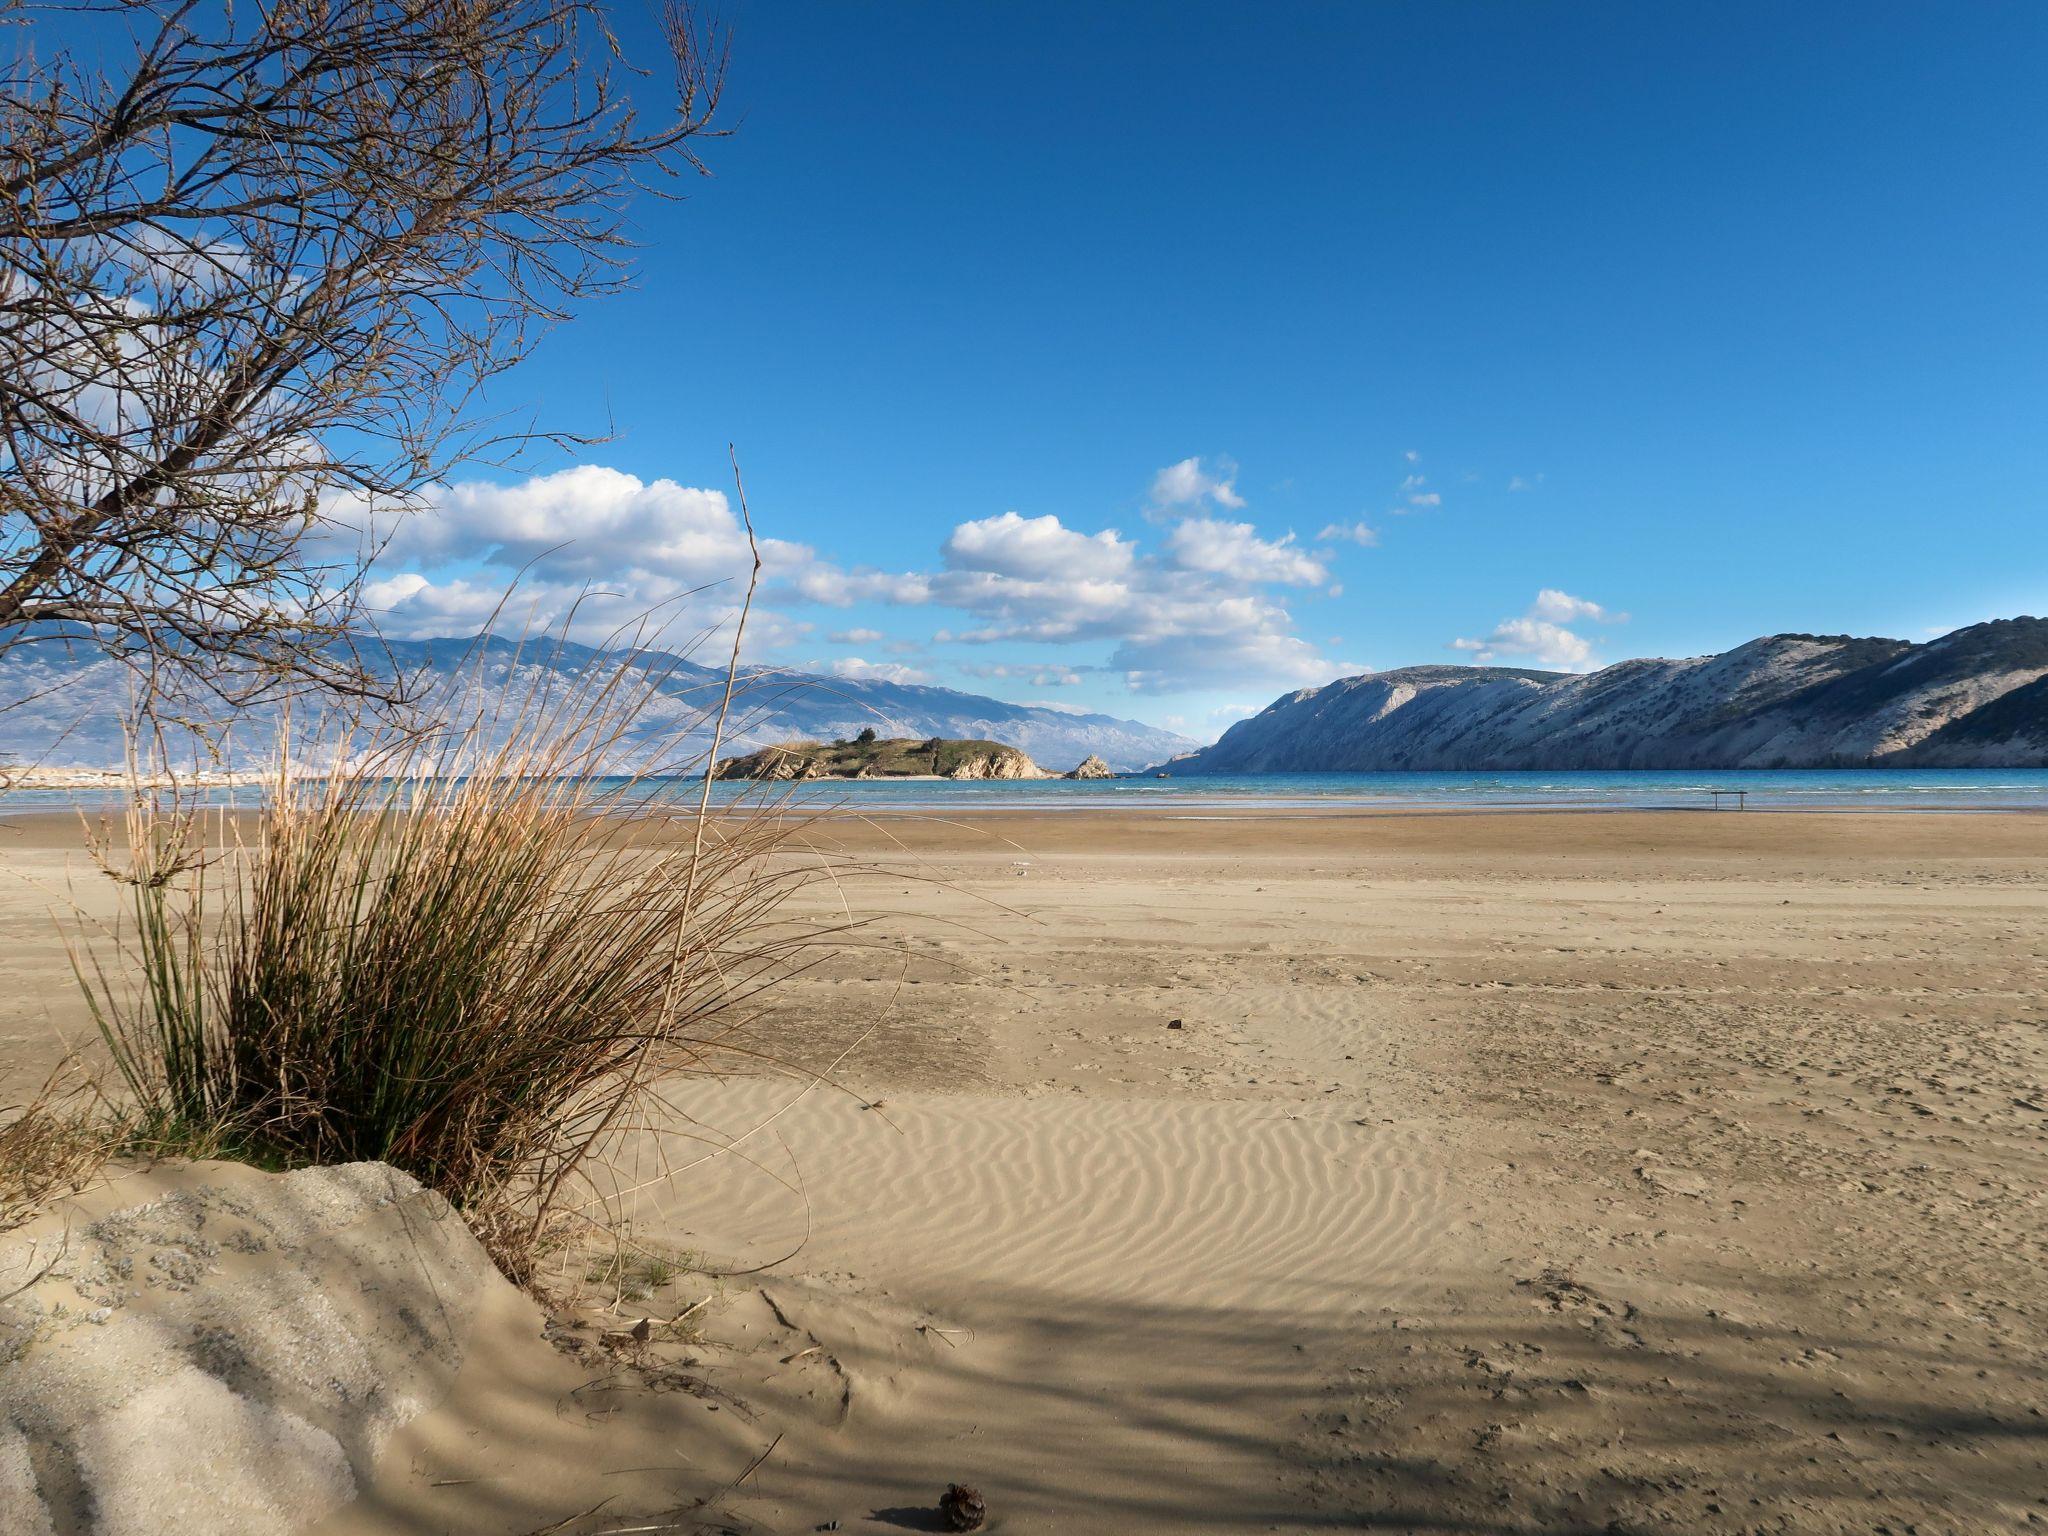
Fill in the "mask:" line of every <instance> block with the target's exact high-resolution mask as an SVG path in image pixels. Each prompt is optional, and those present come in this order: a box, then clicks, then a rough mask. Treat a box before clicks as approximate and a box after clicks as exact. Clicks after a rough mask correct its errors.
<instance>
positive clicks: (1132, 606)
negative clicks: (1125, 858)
mask: <svg viewBox="0 0 2048 1536" xmlns="http://www.w3.org/2000/svg"><path fill="white" fill-rule="evenodd" d="M1159 489H1160V492H1161V494H1162V495H1163V496H1166V497H1172V498H1179V505H1181V506H1182V508H1183V514H1182V515H1181V516H1180V517H1179V518H1178V521H1177V525H1176V526H1175V527H1174V528H1173V529H1172V530H1171V532H1170V533H1168V534H1167V535H1166V537H1165V541H1164V547H1163V548H1160V549H1158V550H1157V551H1156V552H1146V551H1144V550H1141V549H1140V547H1139V545H1138V543H1137V542H1136V541H1134V540H1132V539H1130V538H1127V537H1125V535H1124V534H1123V533H1122V532H1120V531H1118V530H1116V529H1105V530H1103V531H1100V532H1094V533H1089V532H1084V531H1082V530H1079V529H1075V528H1071V527H1068V526H1066V525H1065V524H1064V523H1063V522H1062V521H1061V520H1060V518H1058V517H1056V516H1050V515H1048V516H1041V517H1025V516H1023V515H1021V514H1020V513H1017V512H1014V511H1012V512H1003V513H999V514H997V515H995V516H992V517H986V518H978V519H972V520H969V521H966V522H962V523H960V524H959V525H957V526H956V527H955V528H954V529H953V530H952V531H951V533H950V534H949V535H948V536H947V537H946V538H945V540H944V541H943V544H942V547H941V550H940V551H939V554H940V559H939V560H938V561H936V562H934V566H935V568H930V569H921V570H920V569H912V570H885V569H878V568H875V567H872V566H854V567H846V566H842V565H839V564H837V563H835V562H834V561H832V560H830V559H827V558H823V557H821V556H820V555H819V554H818V553H817V552H816V551H814V550H812V549H811V548H810V547H808V546H807V545H804V544H798V543H792V542H789V541H785V540H777V539H763V540H762V542H761V550H762V556H763V560H764V566H765V570H764V576H765V578H766V580H765V585H764V586H763V589H762V591H761V593H760V594H759V596H758V598H757V600H756V604H755V607H754V610H753V616H752V618H751V619H750V621H749V625H748V635H747V651H748V654H749V656H750V657H759V656H762V655H763V654H764V653H766V652H770V651H773V650H775V649H776V648H777V647H782V646H790V645H794V644H796V643H799V642H801V641H803V640H804V638H805V637H806V636H807V635H808V634H809V633H810V632H811V630H812V629H813V626H812V625H811V624H810V623H808V622H807V621H804V620H801V619H796V618H792V617H790V616H789V614H788V613H787V612H786V611H783V610H786V609H787V607H788V606H789V605H790V604H792V603H797V604H815V605H820V606H824V607H828V608H829V607H847V606H851V605H853V604H857V603H877V604H888V605H893V606H899V607H901V606H923V605H932V606H943V607H947V608H951V609H955V610H958V611H959V612H961V613H964V614H966V615H968V616H969V618H970V620H971V623H970V624H969V625H967V626H965V627H964V632H963V633H960V634H958V635H957V636H953V637H951V638H955V639H958V640H960V641H963V642H966V643H969V644H994V643H1028V644H1045V643H1050V644H1096V645H1100V646H1102V647H1104V650H1105V652H1106V653H1107V655H1108V660H1109V665H1110V667H1111V668H1112V669H1113V670H1115V671H1117V672H1121V673H1122V674H1124V677H1125V680H1126V682H1127V684H1128V685H1129V686H1130V687H1132V688H1136V689H1140V690H1144V691H1153V692H1161V691H1170V690H1172V689H1175V688H1182V687H1192V686H1198V685H1209V684H1213V683H1214V682H1216V681H1222V680H1228V681H1231V682H1235V683H1237V684H1238V685H1239V686H1243V687H1253V686H1264V685H1267V684H1276V685H1292V684H1300V683H1305V682H1322V681H1326V680H1328V679H1329V678H1330V677H1332V676H1335V675H1337V674H1339V673H1340V672H1341V671H1343V670H1344V669H1343V667H1342V666H1341V665H1340V664H1338V663H1335V662H1332V661H1330V660H1328V659H1327V658H1326V657H1325V656H1324V655H1323V653H1322V652H1321V651H1320V650H1319V649H1318V648H1317V647H1316V646H1315V645H1313V644H1311V643H1310V642H1308V641H1306V640H1303V639H1301V638H1300V637H1299V636H1297V635H1296V634H1295V633H1294V625H1293V619H1292V616H1291V615H1290V613H1289V611H1288V609H1287V607H1286V605H1285V604H1284V603H1283V602H1282V601H1280V600H1279V599H1278V598H1277V597H1276V596H1275V595H1273V593H1272V592H1271V590H1270V589H1271V588H1274V587H1284V586H1310V587H1321V586H1323V585H1324V584H1325V582H1326V580H1327V577H1328V574H1329V573H1328V568H1327V567H1328V562H1327V558H1326V557H1324V556H1323V555H1322V554H1321V552H1320V551H1317V550H1315V549H1308V548H1303V547H1301V546H1300V545H1298V544H1297V543H1296V542H1295V539H1294V537H1293V535H1291V534H1290V535H1287V536H1285V537H1282V538H1277V539H1267V538H1262V537H1260V536H1259V534H1258V532H1257V530H1256V529H1255V528H1254V526H1253V525H1252V524H1250V523H1248V522H1235V521H1230V520H1225V519H1222V518H1219V517H1214V516H1211V515H1208V514H1207V512H1206V511H1204V510H1193V511H1192V514H1191V515H1190V511H1189V509H1196V508H1205V507H1206V506H1208V505H1210V504H1213V505H1215V506H1218V507H1222V506H1236V505H1239V504H1241V498H1239V497H1238V496H1237V493H1236V491H1235V489H1234V487H1233V486H1232V483H1231V480H1230V478H1229V474H1228V472H1227V466H1226V469H1225V471H1212V470H1210V469H1205V468H1204V467H1203V465H1202V462H1201V461H1200V460H1190V461H1187V462H1186V463H1184V464H1181V465H1175V466H1171V467H1170V468H1169V470H1167V471H1165V472H1163V473H1162V476H1161V477H1160V482H1159ZM327 510H328V511H329V512H330V513H331V514H332V526H331V527H330V529H329V530H328V532H327V534H326V536H327V537H329V538H333V539H336V540H350V541H354V540H359V539H370V540H376V539H380V538H381V539H383V540H384V541H385V542H384V543H383V545H382V548H381V553H380V554H379V555H378V558H377V560H376V562H375V565H374V568H373V570H372V571H371V573H370V578H371V579H370V583H369V586H368V590H367V596H368V597H369V600H370V602H371V603H372V605H373V606H375V607H377V608H379V609H381V610H382V621H383V627H384V628H385V629H386V631H387V632H388V633H390V634H391V635H393V636H394V637H418V636H431V635H466V634H471V633H474V632H475V630H476V629H477V628H478V627H479V626H481V625H482V624H483V623H485V622H486V621H487V620H489V619H490V617H491V616H492V614H493V612H494V610H496V609H497V608H498V605H499V602H500V594H501V592H502V591H503V590H504V589H505V588H506V587H507V586H508V585H511V584H512V583H513V581H514V579H515V578H517V579H518V589H517V592H516V595H515V596H514V598H513V599H512V601H511V603H510V605H509V606H508V607H507V608H506V610H505V616H504V620H503V622H505V623H506V624H507V625H508V626H509V627H520V626H536V625H548V624H553V623H557V622H572V629H571V632H572V633H573V634H574V636H575V638H577V639H581V640H589V641H601V640H604V639H606V638H609V637H610V636H611V635H612V634H614V633H617V632H618V631H619V630H620V627H621V626H625V627H626V632H627V633H628V634H631V632H632V631H631V626H632V623H633V621H634V620H635V619H636V618H639V617H640V616H642V615H645V614H647V613H648V612H649V611H650V610H655V611H656V612H657V614H658V615H659V616H662V617H667V618H670V619H672V620H673V621H674V627H675V628H676V629H677V630H681V631H684V632H685V636H684V638H685V639H686V640H688V639H694V640H695V641H696V642H697V644H698V645H699V646H700V647H704V648H708V649H711V650H717V649H719V648H721V647H722V646H724V645H727V644H729V643H730V635H731V626H732V624H733V621H734V618H735V617H736V607H737V601H738V597H739V595H740V593H741V592H742V591H743V590H744V581H745V576H746V573H747V570H748V569H749V565H750V556H749V552H748V548H747V541H746V534H745V530H744V528H743V527H742V526H741V525H740V523H739V520H738V518H737V517H736V515H735V513H734V510H733V508H732V507H731V506H730V505H729V504H728V501H727V499H726V497H725V495H724V493H722V492H719V491H713V490H703V489H693V488H690V487H687V486H683V485H681V484H679V483H677V482H676V481H673V480H654V481H643V480H641V479H639V478H638V477H636V476H633V475H629V474H626V473H624V472H622V471H619V470H614V469H609V468H605V467H602V466H580V467H577V468H574V469H568V470H562V471H558V472H556V473H553V474H548V475H540V476H535V477H533V478H531V479H529V480H526V481H524V482H522V483H520V484H517V485H510V486H503V485H495V484H489V483H485V482H467V483H463V484H459V485H454V486H447V487H440V488H437V489H435V490H433V491H431V492H430V493H429V494H427V495H425V496H423V497H422V498H420V500H419V510H417V511H416V512H415V513H414V515H411V516H405V517H396V516H392V515H390V514H389V513H386V512H383V511H380V512H379V513H378V514H377V515H375V516H372V515H371V514H370V513H368V512H367V511H366V510H365V509H363V508H361V507H359V506H356V505H353V504H348V503H337V504H336V505H335V506H333V507H330V508H328V509H327ZM1333 526H1335V525H1333ZM1363 526H1364V525H1362V524H1360V525H1357V528H1358V529H1363ZM1349 536H1350V537H1351V538H1352V539H1353V540H1354V541H1362V537H1363V535H1362V534H1361V533H1360V532H1358V531H1355V530H1354V531H1353V532H1352V533H1351V534H1350V535H1349ZM707 585H709V587H710V590H709V591H706V590H704V589H705V588H706V587H707ZM939 633H940V634H941V635H944V634H945V633H946V632H945V631H944V630H941V631H940V632H939ZM832 640H833V643H834V644H835V645H845V646H849V647H858V648H860V652H861V654H859V655H856V656H853V657H850V658H847V659H845V660H844V661H841V662H838V663H834V664H832V665H833V667H834V668H835V669H857V670H838V673H837V675H841V676H847V677H852V676H856V675H862V676H871V677H886V678H889V679H891V680H904V679H907V678H910V677H912V676H922V674H919V673H916V671H915V669H914V668H911V667H908V666H901V665H898V664H897V663H895V662H886V661H885V662H870V661H867V660H864V659H863V657H864V656H873V655H876V654H877V650H876V649H875V648H876V647H879V648H880V650H881V654H885V655H886V654H892V653H893V654H902V652H903V651H904V650H906V649H914V645H911V644H909V643H907V642H898V641H889V640H885V639H884V632H883V631H880V630H878V629H875V628H871V627H858V628H855V627H846V628H841V629H837V630H834V631H833V632H832ZM671 643H672V642H671ZM1096 661H1097V658H1093V657H1091V658H1090V664H1091V665H1092V664H1094V663H1095V662H1096ZM1031 667H1032V670H1031V671H1030V672H1029V674H1028V675H1029V676H1030V677H1031V678H1032V680H1033V682H1034V685H1035V686H1042V687H1049V688H1050V687H1065V686H1071V685H1072V683H1071V679H1072V678H1074V677H1077V676H1079V675H1080V673H1081V672H1083V671H1086V670H1088V667H1086V666H1080V667H1070V666H1066V665H1065V664H1053V663H1033V664H1031ZM1020 675H1026V674H1021V673H1020Z"/></svg>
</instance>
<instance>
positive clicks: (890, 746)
mask: <svg viewBox="0 0 2048 1536" xmlns="http://www.w3.org/2000/svg"><path fill="white" fill-rule="evenodd" d="M717 776H718V777H719V778H721V779H767V780H789V781H800V780H809V779H1113V778H1115V777H1116V775H1115V773H1114V772H1112V771H1111V769H1110V767H1109V765H1108V764H1107V763H1105V762H1104V761H1103V760H1102V759H1101V758H1099V757H1095V756H1090V757H1087V758H1085V759H1083V761H1082V762H1081V763H1080V765H1079V766H1078V767H1076V768H1075V769H1074V771H1073V772H1072V773H1054V772H1052V771H1051V770H1050V769H1046V768H1041V767H1039V766H1038V764H1036V763H1034V762H1033V761H1032V760H1031V758H1030V757H1029V756H1028V755H1027V754H1025V753H1023V752H1020V751H1019V750H1018V749H1017V748H1015V747H1012V746H1007V745H1005V744H1004V743H1002V742H1000V741H981V740H975V739H971V738H970V739H958V738H951V737H943V736H929V737H890V738H882V737H878V736H877V735H876V734H875V732H874V731H873V730H872V729H868V730H864V731H862V732H861V733H860V734H859V735H858V736H856V737H854V738H853V739H852V740H850V741H835V742H831V743H826V742H818V741H784V742H777V743H775V744H773V745H771V746H766V747H762V748H761V749H760V750H759V751H757V752H749V753H747V754H745V755H744V756H741V757H728V758H724V759H721V760H720V762H719V764H718V769H717Z"/></svg>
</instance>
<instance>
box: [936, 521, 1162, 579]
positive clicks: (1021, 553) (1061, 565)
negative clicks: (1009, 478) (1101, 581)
mask: <svg viewBox="0 0 2048 1536" xmlns="http://www.w3.org/2000/svg"><path fill="white" fill-rule="evenodd" d="M940 553H941V554H942V555H943V556H944V557H945V561H946V564H947V566H948V567H949V568H951V569H954V570H964V571H986V572H991V573H993V574H995V575H998V576H1016V577H1023V578H1026V579H1030V578H1041V577H1055V578H1061V579H1065V578H1071V577H1089V578H1106V577H1114V576H1120V575H1122V574H1123V573H1124V572H1125V571H1128V570H1129V569H1130V568H1131V563H1132V562H1133V561H1134V560H1135V559H1136V558H1137V549H1136V547H1135V546H1134V545H1131V544H1129V543H1127V542H1125V540H1124V539H1122V538H1121V537H1119V536H1118V534H1117V533H1116V531H1115V530H1114V529H1105V530H1104V531H1103V532H1101V533H1094V534H1088V533H1081V532H1079V531H1077V530H1075V529H1072V528H1068V527H1065V526H1064V525H1062V524H1061V522H1060V520H1059V519H1058V518H1057V517H1055V516H1052V515H1050V514H1048V515H1047V516H1045V517H1020V516H1018V514H1016V513H1015V512H1005V513H1003V514H1002V515H1001V516H999V517H984V518H981V519H980V520H978V521H976V522H971V523H962V524H960V525H959V526H958V527H957V528H955V529H954V530H953V531H952V533H951V534H949V535H948V536H947V538H946V543H945V546H944V548H943V549H942V550H941V551H940Z"/></svg>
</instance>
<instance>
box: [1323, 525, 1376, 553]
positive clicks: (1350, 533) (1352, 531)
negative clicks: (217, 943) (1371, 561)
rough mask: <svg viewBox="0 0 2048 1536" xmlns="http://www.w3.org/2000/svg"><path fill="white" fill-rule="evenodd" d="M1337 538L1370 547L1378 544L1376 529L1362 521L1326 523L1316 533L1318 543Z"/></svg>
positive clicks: (1325, 542)
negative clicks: (1319, 531)
mask: <svg viewBox="0 0 2048 1536" xmlns="http://www.w3.org/2000/svg"><path fill="white" fill-rule="evenodd" d="M1337 539H1341V540H1343V541H1345V542H1347V543H1351V544H1357V545H1360V546H1362V547H1363V548H1366V549H1372V548H1374V547H1375V546H1376V545H1378V543H1379V541H1380V536H1379V533H1378V531H1377V530H1375V529H1373V528H1369V527H1367V526H1366V525H1365V524H1364V523H1327V524H1325V525H1324V527H1323V531H1322V532H1321V533H1319V534H1317V535H1316V542H1317V543H1319V544H1327V543H1329V542H1331V541H1332V540H1337Z"/></svg>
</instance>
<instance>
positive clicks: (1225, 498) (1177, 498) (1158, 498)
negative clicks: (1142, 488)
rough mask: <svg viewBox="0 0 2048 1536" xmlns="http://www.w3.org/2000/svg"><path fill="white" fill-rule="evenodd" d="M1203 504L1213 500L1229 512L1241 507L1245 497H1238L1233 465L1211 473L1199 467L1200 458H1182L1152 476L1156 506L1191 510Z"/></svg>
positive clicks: (1226, 464)
mask: <svg viewBox="0 0 2048 1536" xmlns="http://www.w3.org/2000/svg"><path fill="white" fill-rule="evenodd" d="M1203 501H1213V502H1215V503H1216V505H1217V506H1219V507H1227V508H1229V509H1230V510H1232V511H1236V510H1237V509H1238V508H1239V507H1241V506H1243V505H1244V498H1243V497H1242V496H1240V495H1238V494H1237V472H1236V469H1235V466H1233V465H1231V464H1229V463H1228V462H1227V461H1226V462H1225V463H1224V464H1222V465H1221V466H1219V471H1218V472H1217V473H1213V474H1212V473H1211V472H1210V471H1208V470H1206V469H1204V468H1203V467H1202V461H1201V460H1200V459H1182V460H1181V461H1180V462H1179V463H1178V464H1169V465H1167V466H1166V468H1164V469H1162V470H1160V471H1159V473H1158V474H1156V475H1154V476H1153V477H1152V504H1153V505H1154V506H1155V507H1192V506H1196V505H1199V504H1200V503H1201V502H1203Z"/></svg>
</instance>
